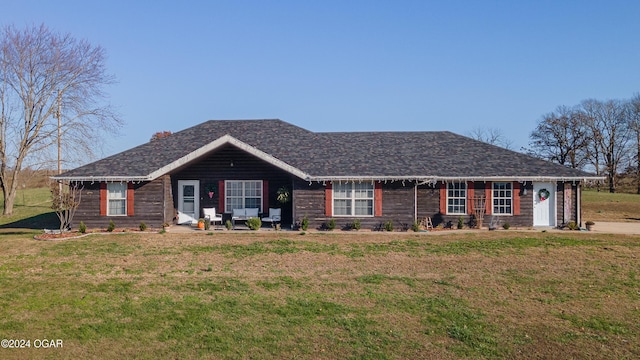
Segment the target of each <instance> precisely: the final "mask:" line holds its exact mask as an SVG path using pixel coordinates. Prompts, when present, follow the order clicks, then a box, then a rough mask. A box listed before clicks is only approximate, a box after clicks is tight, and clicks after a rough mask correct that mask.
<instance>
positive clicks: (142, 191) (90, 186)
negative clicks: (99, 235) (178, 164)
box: [72, 178, 167, 229]
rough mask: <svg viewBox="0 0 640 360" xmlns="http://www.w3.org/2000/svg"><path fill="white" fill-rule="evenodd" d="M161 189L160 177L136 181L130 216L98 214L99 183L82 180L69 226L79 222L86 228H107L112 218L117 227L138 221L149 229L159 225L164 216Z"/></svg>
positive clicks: (135, 224) (136, 224)
mask: <svg viewBox="0 0 640 360" xmlns="http://www.w3.org/2000/svg"><path fill="white" fill-rule="evenodd" d="M164 190H165V183H164V181H163V178H159V179H156V180H154V181H151V182H141V183H135V184H133V191H134V194H135V195H134V215H133V216H100V205H99V204H100V183H84V190H83V191H82V200H81V201H80V205H79V206H78V210H77V211H76V215H75V217H74V219H73V224H72V227H73V228H76V229H77V228H78V224H80V221H82V222H84V223H85V225H86V226H87V228H89V229H100V228H106V227H107V226H109V221H110V220H113V222H114V224H115V225H116V227H118V228H137V227H138V226H139V225H140V223H141V222H144V223H145V224H146V225H147V226H149V227H152V228H160V227H162V224H163V223H165V222H166V220H165V218H166V216H167V214H166V213H165V208H164V205H165V204H164V198H163V195H164Z"/></svg>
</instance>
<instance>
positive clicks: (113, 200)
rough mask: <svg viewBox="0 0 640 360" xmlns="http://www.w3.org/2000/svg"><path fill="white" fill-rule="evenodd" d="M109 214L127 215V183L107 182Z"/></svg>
mask: <svg viewBox="0 0 640 360" xmlns="http://www.w3.org/2000/svg"><path fill="white" fill-rule="evenodd" d="M107 199H108V204H107V207H108V209H109V211H108V215H126V214H127V211H126V205H127V184H126V183H107Z"/></svg>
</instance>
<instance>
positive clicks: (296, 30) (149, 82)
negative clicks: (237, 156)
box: [0, 0, 640, 155]
mask: <svg viewBox="0 0 640 360" xmlns="http://www.w3.org/2000/svg"><path fill="white" fill-rule="evenodd" d="M0 9H1V10H0V25H3V26H4V25H8V24H13V25H16V26H18V27H23V26H27V25H33V24H40V23H44V24H46V25H47V26H49V27H50V28H51V29H53V30H55V31H57V32H62V33H71V34H72V35H73V36H75V37H77V38H83V39H86V40H88V41H89V42H91V43H92V44H94V45H100V46H102V47H104V48H105V49H106V51H107V53H108V56H109V57H108V63H107V66H108V69H109V72H110V73H112V74H113V75H115V77H116V78H117V81H118V82H117V84H115V85H113V86H110V87H109V88H108V89H107V91H108V93H109V94H110V99H109V101H110V102H111V103H112V104H113V105H114V106H115V107H116V108H117V110H118V111H119V113H120V114H121V117H122V119H123V121H124V122H125V126H124V127H123V129H122V131H121V132H122V136H120V137H118V138H114V139H112V140H109V141H107V147H106V148H105V149H104V152H103V155H110V154H113V153H116V152H120V151H123V150H126V149H128V148H131V147H133V146H136V145H139V144H141V143H144V142H146V141H148V140H149V138H150V137H151V135H152V134H153V133H155V132H157V131H163V130H169V131H173V132H175V131H179V130H181V129H184V128H187V127H190V126H192V125H196V124H198V123H201V122H203V121H206V120H209V119H260V118H279V119H282V120H285V121H287V122H290V123H293V124H295V125H298V126H301V127H303V128H306V129H309V130H312V131H430V130H449V131H453V132H456V133H460V134H466V133H468V132H469V130H470V129H472V128H477V127H484V128H499V129H502V131H503V133H504V135H505V136H506V137H507V138H509V139H510V140H511V141H512V142H513V145H512V147H513V148H515V149H520V148H521V147H522V146H526V145H527V143H528V139H529V134H530V132H531V131H532V130H533V129H534V127H535V125H536V122H537V121H538V120H539V119H540V117H541V116H542V115H543V114H545V113H548V112H550V111H552V110H554V109H555V108H556V107H557V106H558V105H574V104H577V103H579V102H580V101H581V100H584V99H587V98H596V99H600V100H606V99H626V98H629V97H631V96H632V95H633V94H634V93H637V92H640V21H639V20H638V19H640V2H639V1H604V0H603V1H515V0H514V1H427V0H422V1H403V0H395V1H376V0H368V1H358V0H342V1H329V0H323V1H310V0H309V1H308V0H298V1H284V0H282V1H248V0H235V1H160V0H155V1H133V0H130V1H120V0H109V1H90V0H78V1H65V0H57V1H34V0H2V5H0Z"/></svg>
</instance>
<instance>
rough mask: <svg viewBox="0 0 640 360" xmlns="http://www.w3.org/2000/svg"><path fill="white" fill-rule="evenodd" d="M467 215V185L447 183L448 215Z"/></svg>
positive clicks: (463, 183)
mask: <svg viewBox="0 0 640 360" xmlns="http://www.w3.org/2000/svg"><path fill="white" fill-rule="evenodd" d="M466 213H467V183H466V182H455V183H447V214H466Z"/></svg>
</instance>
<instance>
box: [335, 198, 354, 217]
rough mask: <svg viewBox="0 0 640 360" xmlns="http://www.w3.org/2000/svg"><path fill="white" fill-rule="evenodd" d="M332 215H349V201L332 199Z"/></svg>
mask: <svg viewBox="0 0 640 360" xmlns="http://www.w3.org/2000/svg"><path fill="white" fill-rule="evenodd" d="M333 213H334V215H351V201H350V200H340V199H335V200H334V201H333Z"/></svg>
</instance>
